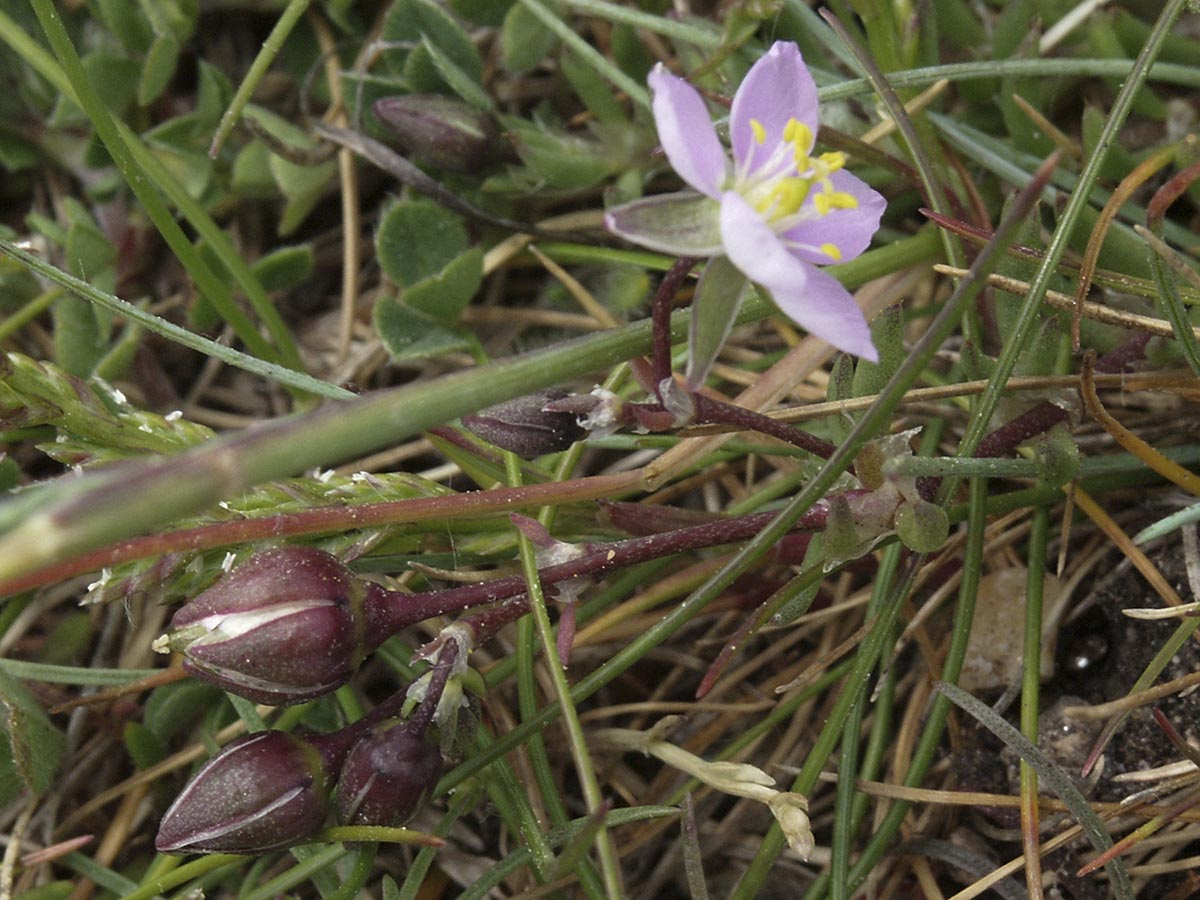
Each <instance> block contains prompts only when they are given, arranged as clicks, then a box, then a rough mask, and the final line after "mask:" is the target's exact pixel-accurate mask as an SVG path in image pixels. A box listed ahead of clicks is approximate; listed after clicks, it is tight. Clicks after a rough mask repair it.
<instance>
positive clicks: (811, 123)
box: [729, 41, 820, 172]
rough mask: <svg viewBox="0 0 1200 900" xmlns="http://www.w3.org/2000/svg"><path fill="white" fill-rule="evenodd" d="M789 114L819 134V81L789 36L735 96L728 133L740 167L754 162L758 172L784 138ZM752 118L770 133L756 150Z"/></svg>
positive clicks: (757, 66)
mask: <svg viewBox="0 0 1200 900" xmlns="http://www.w3.org/2000/svg"><path fill="white" fill-rule="evenodd" d="M789 119H795V120H797V121H798V122H801V123H803V124H805V125H807V126H808V127H809V128H810V129H812V133H813V135H814V136H816V133H817V128H818V127H819V125H820V122H819V121H818V118H817V85H816V82H814V81H813V77H812V75H810V74H809V72H808V67H807V66H805V65H804V60H803V59H802V58H801V57H800V49H799V48H798V47H797V46H796V45H795V44H793V43H791V42H790V41H777V42H776V43H775V44H773V45H772V46H771V49H770V50H768V51H767V53H766V55H765V56H763V57H762V58H761V59H759V61H758V62H756V63H755V64H754V65H753V66H752V67H751V68H750V71H749V72H748V73H747V74H746V78H745V80H744V81H743V82H742V84H741V86H740V87H739V88H738V89H737V93H736V94H735V95H734V97H733V109H732V110H730V114H729V136H730V139H731V140H732V142H733V158H734V161H735V162H736V164H737V165H738V167H739V168H741V167H743V166H746V165H747V163H748V162H749V166H748V169H749V171H751V172H753V171H754V170H755V169H757V168H758V166H759V165H760V164H761V163H762V162H764V161H766V159H767V157H769V156H770V155H771V150H772V149H773V148H774V147H775V146H776V145H777V144H778V143H779V142H780V141H781V140H783V128H784V126H785V125H787V123H788V120H789ZM751 122H757V123H758V124H759V125H760V126H761V127H762V129H763V133H764V134H765V135H766V146H765V147H764V148H762V149H757V142H756V140H755V137H754V131H755V128H754V126H753V125H751ZM752 150H754V157H755V159H753V160H751V151H752Z"/></svg>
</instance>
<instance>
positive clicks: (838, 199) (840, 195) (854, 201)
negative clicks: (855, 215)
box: [829, 191, 858, 209]
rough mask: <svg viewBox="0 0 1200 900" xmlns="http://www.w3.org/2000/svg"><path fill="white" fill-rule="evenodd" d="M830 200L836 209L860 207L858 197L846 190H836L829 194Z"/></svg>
mask: <svg viewBox="0 0 1200 900" xmlns="http://www.w3.org/2000/svg"><path fill="white" fill-rule="evenodd" d="M829 202H830V203H831V204H833V208H834V209H858V198H857V197H855V196H854V195H853V194H848V193H846V192H845V191H834V192H833V193H831V194H830V195H829Z"/></svg>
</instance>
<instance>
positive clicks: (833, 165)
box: [819, 150, 846, 172]
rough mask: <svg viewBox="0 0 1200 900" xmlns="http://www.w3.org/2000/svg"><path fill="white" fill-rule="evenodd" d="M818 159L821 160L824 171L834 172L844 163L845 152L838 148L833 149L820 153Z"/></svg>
mask: <svg viewBox="0 0 1200 900" xmlns="http://www.w3.org/2000/svg"><path fill="white" fill-rule="evenodd" d="M819 159H820V160H821V165H823V166H824V167H825V171H826V172H836V171H837V170H838V169H840V168H842V167H843V166H845V165H846V154H845V153H843V152H842V151H840V150H835V151H834V152H832V153H822V154H821V155H820V157H819Z"/></svg>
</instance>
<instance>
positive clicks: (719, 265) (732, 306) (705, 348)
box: [687, 256, 750, 389]
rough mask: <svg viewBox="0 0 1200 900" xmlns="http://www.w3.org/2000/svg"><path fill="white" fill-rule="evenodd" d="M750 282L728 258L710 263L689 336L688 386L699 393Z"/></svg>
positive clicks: (698, 290)
mask: <svg viewBox="0 0 1200 900" xmlns="http://www.w3.org/2000/svg"><path fill="white" fill-rule="evenodd" d="M749 292H750V282H749V281H747V280H746V276H745V275H743V274H742V273H741V272H740V271H739V270H738V269H737V268H736V267H735V266H734V264H733V263H731V262H730V261H729V258H728V257H726V256H716V257H713V259H711V260H709V263H708V265H706V266H705V267H704V272H703V274H701V276H700V283H699V284H698V285H697V286H696V296H695V298H694V299H693V300H692V323H691V329H690V330H689V332H688V362H687V383H688V386H689V387H691V388H693V389H695V388H699V387H700V386H701V385H703V384H704V381H705V379H706V378H708V371H709V369H711V368H712V364H713V363H714V362H716V359H717V355H718V354H719V353H720V352H721V347H722V346H724V344H725V339H726V338H728V337H729V331H730V329H731V328H733V322H734V320H735V319H736V318H737V313H738V310H739V309H740V308H741V305H742V301H743V300H744V299H745V298H746V295H747V294H748V293H749Z"/></svg>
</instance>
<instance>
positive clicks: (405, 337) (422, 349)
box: [374, 298, 468, 361]
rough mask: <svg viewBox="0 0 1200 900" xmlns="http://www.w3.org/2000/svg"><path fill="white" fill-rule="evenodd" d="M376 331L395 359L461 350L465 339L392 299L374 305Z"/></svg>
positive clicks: (414, 358) (414, 357)
mask: <svg viewBox="0 0 1200 900" xmlns="http://www.w3.org/2000/svg"><path fill="white" fill-rule="evenodd" d="M374 318H375V331H376V333H377V334H378V335H379V339H380V340H381V341H383V345H384V347H386V348H387V351H388V353H390V354H391V356H392V359H394V360H398V361H399V360H417V359H423V358H425V357H427V356H434V355H436V354H439V353H449V352H451V351H454V350H462V349H464V348H465V347H467V346H468V343H467V341H466V340H465V339H464V338H462V337H461V336H459V335H458V334H456V333H454V332H453V331H451V330H450V329H449V328H446V327H444V326H443V325H441V324H440V323H439V322H438V321H437V320H436V319H433V318H431V317H430V316H427V315H425V314H424V313H422V312H419V311H417V310H415V309H411V308H409V307H408V306H405V305H404V304H403V303H401V302H399V301H398V300H396V299H394V298H384V299H381V300H379V301H378V302H377V303H376V304H375V317H374Z"/></svg>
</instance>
